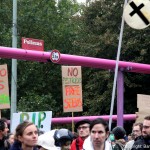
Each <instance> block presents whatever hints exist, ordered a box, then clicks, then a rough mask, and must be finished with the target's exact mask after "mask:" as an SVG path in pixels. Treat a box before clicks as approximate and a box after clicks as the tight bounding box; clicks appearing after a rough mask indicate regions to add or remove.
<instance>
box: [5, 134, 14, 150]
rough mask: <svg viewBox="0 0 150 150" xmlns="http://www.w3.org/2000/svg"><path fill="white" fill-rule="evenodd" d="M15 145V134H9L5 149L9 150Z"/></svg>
mask: <svg viewBox="0 0 150 150" xmlns="http://www.w3.org/2000/svg"><path fill="white" fill-rule="evenodd" d="M13 143H14V134H13V133H8V135H7V136H6V140H5V142H4V145H5V147H7V149H10V147H11V146H12V144H13Z"/></svg>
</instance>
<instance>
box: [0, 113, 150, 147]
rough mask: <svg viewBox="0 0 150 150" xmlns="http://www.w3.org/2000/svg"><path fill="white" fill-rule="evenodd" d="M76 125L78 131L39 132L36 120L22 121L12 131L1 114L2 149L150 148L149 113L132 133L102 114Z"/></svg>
mask: <svg viewBox="0 0 150 150" xmlns="http://www.w3.org/2000/svg"><path fill="white" fill-rule="evenodd" d="M75 129H76V131H77V132H76V133H73V132H71V131H70V130H69V129H66V128H60V129H53V130H50V131H48V132H40V131H39V129H37V127H36V125H35V124H34V123H32V122H29V121H23V122H22V123H20V124H19V125H18V126H17V127H16V129H15V132H14V133H10V132H9V128H8V124H7V120H6V119H4V118H1V119H0V150H150V115H148V116H145V118H144V120H143V122H141V123H134V124H133V126H132V132H131V133H130V134H129V135H127V134H126V131H125V129H124V128H123V127H121V126H116V127H114V128H113V129H112V131H109V128H108V123H107V121H105V120H104V119H102V118H97V119H95V120H92V121H90V120H88V119H84V120H80V121H78V122H77V123H76V124H75Z"/></svg>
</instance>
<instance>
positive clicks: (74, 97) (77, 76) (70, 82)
mask: <svg viewBox="0 0 150 150" xmlns="http://www.w3.org/2000/svg"><path fill="white" fill-rule="evenodd" d="M62 83H63V110H64V112H78V111H82V84H81V83H82V78H81V67H80V66H62Z"/></svg>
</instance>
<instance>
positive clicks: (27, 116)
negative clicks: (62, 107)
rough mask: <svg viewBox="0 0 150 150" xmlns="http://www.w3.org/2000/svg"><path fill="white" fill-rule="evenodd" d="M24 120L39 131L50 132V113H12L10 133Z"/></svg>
mask: <svg viewBox="0 0 150 150" xmlns="http://www.w3.org/2000/svg"><path fill="white" fill-rule="evenodd" d="M25 120H29V121H31V122H33V123H34V124H35V125H36V126H37V128H38V129H39V130H41V131H44V132H47V131H50V130H51V120H52V111H41V112H20V113H13V117H12V123H11V132H14V131H15V129H16V127H17V125H18V124H20V123H22V122H23V121H25Z"/></svg>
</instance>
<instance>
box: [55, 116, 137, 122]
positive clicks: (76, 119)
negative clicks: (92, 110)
mask: <svg viewBox="0 0 150 150" xmlns="http://www.w3.org/2000/svg"><path fill="white" fill-rule="evenodd" d="M136 117H137V116H136V114H126V115H123V119H124V120H135V119H136ZM96 118H103V119H105V120H107V121H108V120H109V115H104V116H82V117H73V120H74V122H75V123H76V122H78V121H80V120H83V119H89V120H94V119H96ZM117 118H118V117H117V115H113V116H112V120H114V121H115V120H117ZM65 123H66V124H69V123H72V117H61V118H52V124H65Z"/></svg>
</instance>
